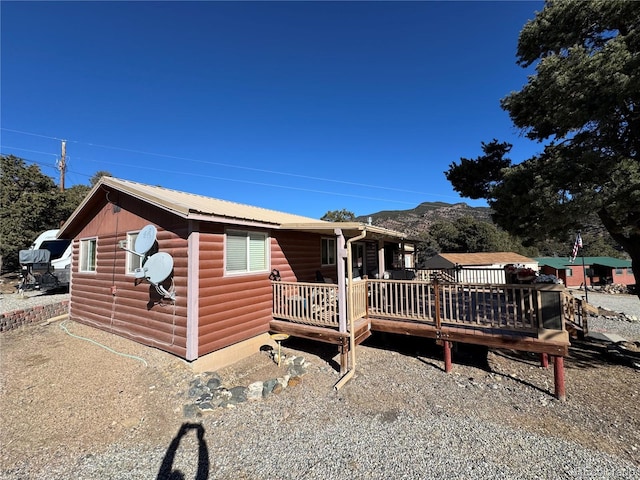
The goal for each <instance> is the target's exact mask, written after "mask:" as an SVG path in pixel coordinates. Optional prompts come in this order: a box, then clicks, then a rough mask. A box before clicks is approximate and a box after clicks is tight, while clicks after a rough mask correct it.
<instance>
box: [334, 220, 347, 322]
mask: <svg viewBox="0 0 640 480" xmlns="http://www.w3.org/2000/svg"><path fill="white" fill-rule="evenodd" d="M334 233H335V234H336V237H337V238H336V250H337V256H338V259H337V262H338V328H339V331H340V332H341V333H346V332H347V286H346V285H347V280H346V279H347V275H346V272H345V259H346V258H347V248H346V241H345V239H344V235H343V234H342V229H340V228H336V229H335V230H334Z"/></svg>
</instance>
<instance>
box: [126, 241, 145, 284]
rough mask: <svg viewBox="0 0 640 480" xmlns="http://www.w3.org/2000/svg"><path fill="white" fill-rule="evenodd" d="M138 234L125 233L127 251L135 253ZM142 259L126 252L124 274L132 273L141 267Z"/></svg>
mask: <svg viewBox="0 0 640 480" xmlns="http://www.w3.org/2000/svg"><path fill="white" fill-rule="evenodd" d="M138 233H139V232H133V233H127V250H131V251H135V249H134V247H135V246H136V239H137V238H138ZM142 260H143V258H142V257H141V256H140V255H136V254H135V253H132V252H127V261H126V269H127V270H126V272H127V273H128V274H130V273H134V272H135V271H136V268H141V267H142Z"/></svg>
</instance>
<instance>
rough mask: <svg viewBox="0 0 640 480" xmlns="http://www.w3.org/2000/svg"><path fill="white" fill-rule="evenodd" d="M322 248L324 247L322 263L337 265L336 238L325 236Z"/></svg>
mask: <svg viewBox="0 0 640 480" xmlns="http://www.w3.org/2000/svg"><path fill="white" fill-rule="evenodd" d="M321 248H322V265H335V264H336V239H335V238H323V239H322V247H321Z"/></svg>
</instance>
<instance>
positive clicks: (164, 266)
mask: <svg viewBox="0 0 640 480" xmlns="http://www.w3.org/2000/svg"><path fill="white" fill-rule="evenodd" d="M143 268H144V270H145V272H144V276H145V278H146V279H147V280H149V282H150V283H153V284H154V285H157V284H159V283H161V282H163V281H165V280H166V279H167V277H168V276H169V275H171V271H172V270H173V258H172V257H171V255H169V254H168V253H165V252H160V253H154V254H153V255H151V256H150V257H149V259H148V260H147V261H146V262H145V264H144V267H143Z"/></svg>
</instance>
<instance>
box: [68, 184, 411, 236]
mask: <svg viewBox="0 0 640 480" xmlns="http://www.w3.org/2000/svg"><path fill="white" fill-rule="evenodd" d="M99 190H104V192H105V193H104V195H105V198H106V199H107V200H109V198H108V197H109V193H110V192H112V191H113V190H116V191H120V192H123V193H126V194H128V195H131V196H132V197H135V198H137V199H140V200H142V201H144V202H146V203H149V204H152V205H155V206H156V207H158V208H161V209H163V210H166V211H169V212H171V213H174V214H175V215H178V216H180V217H183V218H187V219H194V220H201V221H213V222H221V223H235V224H245V225H246V224H251V225H254V226H263V227H268V228H278V229H287V230H297V231H309V232H316V233H326V234H327V235H335V229H336V228H340V229H342V230H343V232H344V233H345V235H347V236H353V235H357V234H359V233H360V232H362V231H363V230H367V233H368V234H371V235H370V236H371V237H373V236H378V237H385V238H387V237H388V238H392V239H404V238H405V237H406V235H405V234H404V233H401V232H396V231H394V230H388V229H386V228H382V227H376V226H373V225H366V224H364V223H357V222H326V221H324V220H318V219H315V218H311V217H304V216H302V215H294V214H291V213H285V212H279V211H276V210H269V209H266V208H262V207H255V206H252V205H245V204H242V203H235V202H230V201H227V200H220V199H217V198H211V197H205V196H203V195H196V194H193V193H187V192H181V191H178V190H171V189H168V188H164V187H159V186H152V185H145V184H142V183H138V182H132V181H130V180H122V179H118V178H114V177H102V178H101V179H100V181H99V182H98V183H97V184H96V185H95V186H94V187H93V189H92V190H91V192H89V194H88V195H87V196H86V197H85V199H84V200H83V201H82V203H81V204H80V205H79V206H78V208H76V210H75V211H74V212H73V214H71V216H70V217H69V219H68V220H67V221H66V222H65V225H64V226H63V227H62V228H61V231H60V232H59V234H58V235H59V236H64V235H65V233H66V231H67V230H68V229H69V228H70V226H71V225H72V224H74V223H76V222H77V221H78V220H79V217H81V212H82V210H83V207H85V206H86V205H87V204H88V202H90V201H91V199H92V198H93V197H95V196H96V195H98V194H99Z"/></svg>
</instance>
